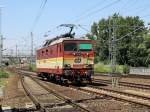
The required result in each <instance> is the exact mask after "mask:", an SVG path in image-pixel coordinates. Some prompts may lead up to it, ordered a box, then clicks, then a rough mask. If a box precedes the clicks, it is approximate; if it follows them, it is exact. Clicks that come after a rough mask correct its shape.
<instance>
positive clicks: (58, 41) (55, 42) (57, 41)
mask: <svg viewBox="0 0 150 112" xmlns="http://www.w3.org/2000/svg"><path fill="white" fill-rule="evenodd" d="M65 40H90V39H88V38H70V37H66V38H59V39H57V40H55V41H52V42H51V39H50V40H46V42H47V44H46V45H44V46H43V47H46V46H49V45H54V44H57V43H61V42H63V41H65ZM48 42H49V44H48Z"/></svg>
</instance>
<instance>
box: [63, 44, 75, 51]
mask: <svg viewBox="0 0 150 112" xmlns="http://www.w3.org/2000/svg"><path fill="white" fill-rule="evenodd" d="M64 51H77V44H76V43H65V44H64Z"/></svg>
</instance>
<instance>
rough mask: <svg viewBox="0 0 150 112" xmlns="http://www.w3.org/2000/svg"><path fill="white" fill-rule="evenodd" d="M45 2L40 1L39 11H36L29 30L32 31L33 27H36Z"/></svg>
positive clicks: (44, 0)
mask: <svg viewBox="0 0 150 112" xmlns="http://www.w3.org/2000/svg"><path fill="white" fill-rule="evenodd" d="M46 3H47V0H43V2H42V3H41V5H40V9H39V11H38V13H37V16H36V18H35V20H34V22H33V26H32V27H31V32H33V31H34V29H35V27H36V25H37V23H38V21H39V19H40V17H41V15H42V13H43V10H44V8H45V6H46Z"/></svg>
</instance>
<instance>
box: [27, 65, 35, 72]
mask: <svg viewBox="0 0 150 112" xmlns="http://www.w3.org/2000/svg"><path fill="white" fill-rule="evenodd" d="M28 69H29V71H32V72H36V66H35V65H29V66H28Z"/></svg>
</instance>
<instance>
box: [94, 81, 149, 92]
mask: <svg viewBox="0 0 150 112" xmlns="http://www.w3.org/2000/svg"><path fill="white" fill-rule="evenodd" d="M94 82H98V83H104V84H112V82H111V80H104V79H94ZM119 85H120V86H127V87H132V88H138V89H145V90H150V85H144V84H135V83H129V82H119Z"/></svg>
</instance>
